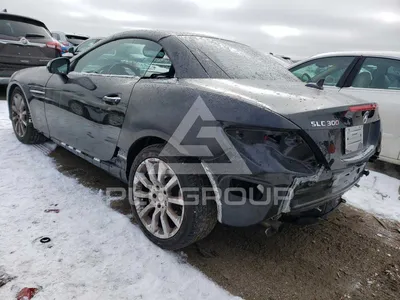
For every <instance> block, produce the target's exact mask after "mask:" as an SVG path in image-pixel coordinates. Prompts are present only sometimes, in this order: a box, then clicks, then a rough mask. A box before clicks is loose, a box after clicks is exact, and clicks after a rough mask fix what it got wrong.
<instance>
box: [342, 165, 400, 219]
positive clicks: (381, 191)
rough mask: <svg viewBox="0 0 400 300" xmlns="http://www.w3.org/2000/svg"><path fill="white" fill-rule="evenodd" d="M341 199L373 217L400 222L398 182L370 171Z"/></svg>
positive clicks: (399, 184) (399, 182)
mask: <svg viewBox="0 0 400 300" xmlns="http://www.w3.org/2000/svg"><path fill="white" fill-rule="evenodd" d="M359 185H360V187H354V188H352V189H351V190H350V191H348V192H347V193H346V194H345V195H344V196H343V198H344V199H345V200H346V201H347V202H348V203H349V204H351V205H353V206H355V207H357V208H360V209H362V210H365V211H368V212H370V213H372V214H374V215H377V216H380V217H383V218H387V219H392V220H396V221H400V198H399V197H400V195H399V189H400V180H398V179H396V178H393V177H390V176H387V175H385V174H381V173H378V172H373V171H371V172H370V174H369V176H368V177H363V178H361V180H360V182H359Z"/></svg>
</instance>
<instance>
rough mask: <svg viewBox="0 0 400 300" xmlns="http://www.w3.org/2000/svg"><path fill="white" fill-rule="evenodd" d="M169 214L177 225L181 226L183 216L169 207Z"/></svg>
mask: <svg viewBox="0 0 400 300" xmlns="http://www.w3.org/2000/svg"><path fill="white" fill-rule="evenodd" d="M167 215H168V217H169V218H170V219H171V221H172V222H173V223H174V224H175V226H176V227H178V228H179V226H180V225H181V218H180V217H179V216H178V215H177V214H176V213H175V212H174V211H173V209H172V208H170V207H168V208H167Z"/></svg>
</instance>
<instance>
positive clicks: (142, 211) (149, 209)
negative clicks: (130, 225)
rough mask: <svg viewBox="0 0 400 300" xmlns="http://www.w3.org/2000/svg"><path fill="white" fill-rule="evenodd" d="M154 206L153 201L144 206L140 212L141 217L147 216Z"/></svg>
mask: <svg viewBox="0 0 400 300" xmlns="http://www.w3.org/2000/svg"><path fill="white" fill-rule="evenodd" d="M153 208H154V205H153V204H152V203H150V204H149V205H147V206H146V207H145V208H143V209H142V210H141V211H140V213H139V217H140V218H141V219H142V218H144V217H145V216H147V215H148V214H149V212H150V211H151V210H152V209H153Z"/></svg>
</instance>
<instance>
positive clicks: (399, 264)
mask: <svg viewBox="0 0 400 300" xmlns="http://www.w3.org/2000/svg"><path fill="white" fill-rule="evenodd" d="M51 156H52V157H53V158H54V159H55V161H56V163H57V164H58V168H59V170H60V172H62V173H64V174H67V175H69V176H73V177H76V178H77V179H78V180H79V181H80V182H81V183H82V184H84V185H86V186H88V187H90V188H95V189H104V188H105V187H116V186H124V185H123V183H121V182H120V181H118V180H116V179H114V178H112V177H111V176H109V175H107V174H106V173H105V172H103V171H101V170H99V169H97V168H96V167H94V166H92V165H90V164H89V163H87V162H85V161H84V160H82V159H80V158H78V157H75V156H74V155H72V154H71V153H69V152H68V151H66V150H64V149H60V148H58V149H57V150H56V151H54V152H53V153H52V154H51ZM375 167H376V168H378V169H381V168H384V169H385V168H386V169H389V171H390V172H391V175H392V176H397V177H399V173H398V170H397V168H393V167H388V166H387V165H377V166H375ZM112 207H113V208H114V209H115V210H117V211H119V212H120V213H123V214H130V208H129V204H128V203H127V202H122V201H121V202H113V203H112ZM264 230H265V229H264V228H262V227H261V226H255V227H251V228H229V227H226V226H222V225H218V226H217V227H216V229H215V230H214V231H213V232H212V234H211V235H210V236H209V237H208V238H206V239H205V240H203V241H201V242H199V243H198V244H197V245H193V246H191V247H188V248H186V249H184V251H183V252H182V253H180V254H181V255H182V256H183V257H184V259H186V260H187V261H188V262H189V263H190V264H192V265H193V266H195V267H196V268H198V269H200V270H201V271H202V272H203V273H205V274H206V275H207V276H209V277H210V278H211V279H213V280H214V281H215V282H217V283H218V284H220V285H221V286H223V287H224V288H226V289H227V290H228V291H230V292H231V293H232V294H234V295H237V296H241V297H243V298H245V299H260V300H261V299H263V300H264V299H271V300H272V299H307V300H309V299H350V298H351V299H399V295H400V231H399V230H400V224H394V223H391V222H388V221H385V220H383V221H381V220H377V219H375V218H374V217H373V216H371V215H369V214H365V213H363V212H361V211H357V210H355V209H352V208H351V207H349V206H342V207H341V208H340V209H339V210H338V211H336V212H335V213H334V214H333V215H332V216H331V217H330V218H329V220H328V221H324V222H322V223H319V224H317V225H313V226H307V227H299V226H288V227H287V228H284V230H283V231H282V232H281V233H279V234H277V235H275V236H272V237H270V238H266V236H265V234H264Z"/></svg>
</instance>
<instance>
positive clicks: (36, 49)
mask: <svg viewBox="0 0 400 300" xmlns="http://www.w3.org/2000/svg"><path fill="white" fill-rule="evenodd" d="M59 56H61V45H60V43H59V42H57V41H54V40H53V38H52V36H51V34H50V32H49V30H48V29H47V27H46V25H45V24H44V23H42V22H41V21H38V20H35V19H32V18H28V17H24V16H18V15H13V14H9V13H0V84H7V83H8V81H9V78H10V77H11V75H12V74H13V73H14V72H15V71H18V70H21V69H24V68H29V67H36V66H43V65H46V64H47V63H48V62H49V61H50V60H51V59H53V58H55V57H59Z"/></svg>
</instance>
